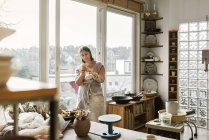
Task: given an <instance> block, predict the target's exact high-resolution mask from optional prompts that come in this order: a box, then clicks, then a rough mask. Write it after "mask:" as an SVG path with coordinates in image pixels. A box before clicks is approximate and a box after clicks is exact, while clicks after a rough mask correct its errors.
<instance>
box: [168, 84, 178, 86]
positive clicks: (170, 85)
mask: <svg viewBox="0 0 209 140" xmlns="http://www.w3.org/2000/svg"><path fill="white" fill-rule="evenodd" d="M169 85H170V86H176V85H177V84H169Z"/></svg>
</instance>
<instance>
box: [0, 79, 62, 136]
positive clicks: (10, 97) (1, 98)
mask: <svg viewBox="0 0 209 140" xmlns="http://www.w3.org/2000/svg"><path fill="white" fill-rule="evenodd" d="M28 101H49V105H50V113H51V121H50V136H51V139H50V140H57V139H58V135H57V110H58V97H57V88H56V87H55V86H54V85H50V84H46V83H42V82H38V81H32V80H27V79H22V78H17V77H11V78H10V79H9V81H8V82H7V86H6V87H3V88H0V104H13V107H14V133H15V134H17V132H18V121H17V120H18V112H19V108H18V103H20V102H28Z"/></svg>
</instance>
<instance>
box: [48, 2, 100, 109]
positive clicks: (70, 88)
mask: <svg viewBox="0 0 209 140" xmlns="http://www.w3.org/2000/svg"><path fill="white" fill-rule="evenodd" d="M60 2H61V3H60V54H59V55H60V83H61V84H60V85H61V96H62V97H61V102H64V103H65V104H66V105H67V106H68V109H73V108H75V105H76V101H77V100H76V98H77V93H76V91H77V90H75V89H76V88H77V87H75V86H76V85H75V82H74V81H75V70H76V68H77V67H78V66H79V65H80V64H81V58H80V53H79V48H80V47H82V46H88V47H89V48H90V49H91V52H92V55H93V57H94V58H95V59H96V52H97V48H96V42H97V35H96V34H97V7H94V6H91V5H88V4H83V3H80V2H76V1H69V0H62V1H60ZM51 74H53V71H52V73H51ZM62 99H63V101H62ZM64 100H65V101H64Z"/></svg>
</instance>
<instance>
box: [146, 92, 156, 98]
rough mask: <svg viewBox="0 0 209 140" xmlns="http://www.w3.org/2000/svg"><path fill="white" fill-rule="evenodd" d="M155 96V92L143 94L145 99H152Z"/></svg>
mask: <svg viewBox="0 0 209 140" xmlns="http://www.w3.org/2000/svg"><path fill="white" fill-rule="evenodd" d="M156 95H157V92H156V91H145V92H144V96H145V97H146V98H152V97H154V96H156Z"/></svg>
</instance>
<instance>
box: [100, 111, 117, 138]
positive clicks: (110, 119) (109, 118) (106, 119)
mask: <svg viewBox="0 0 209 140" xmlns="http://www.w3.org/2000/svg"><path fill="white" fill-rule="evenodd" d="M98 119H99V121H100V122H102V123H105V124H107V125H108V131H105V132H103V133H102V134H101V137H103V138H110V139H111V138H119V137H120V136H121V134H120V132H116V131H114V130H113V128H112V124H113V123H116V122H119V121H120V120H121V116H119V115H115V114H107V115H102V116H100V117H99V118H98Z"/></svg>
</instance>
